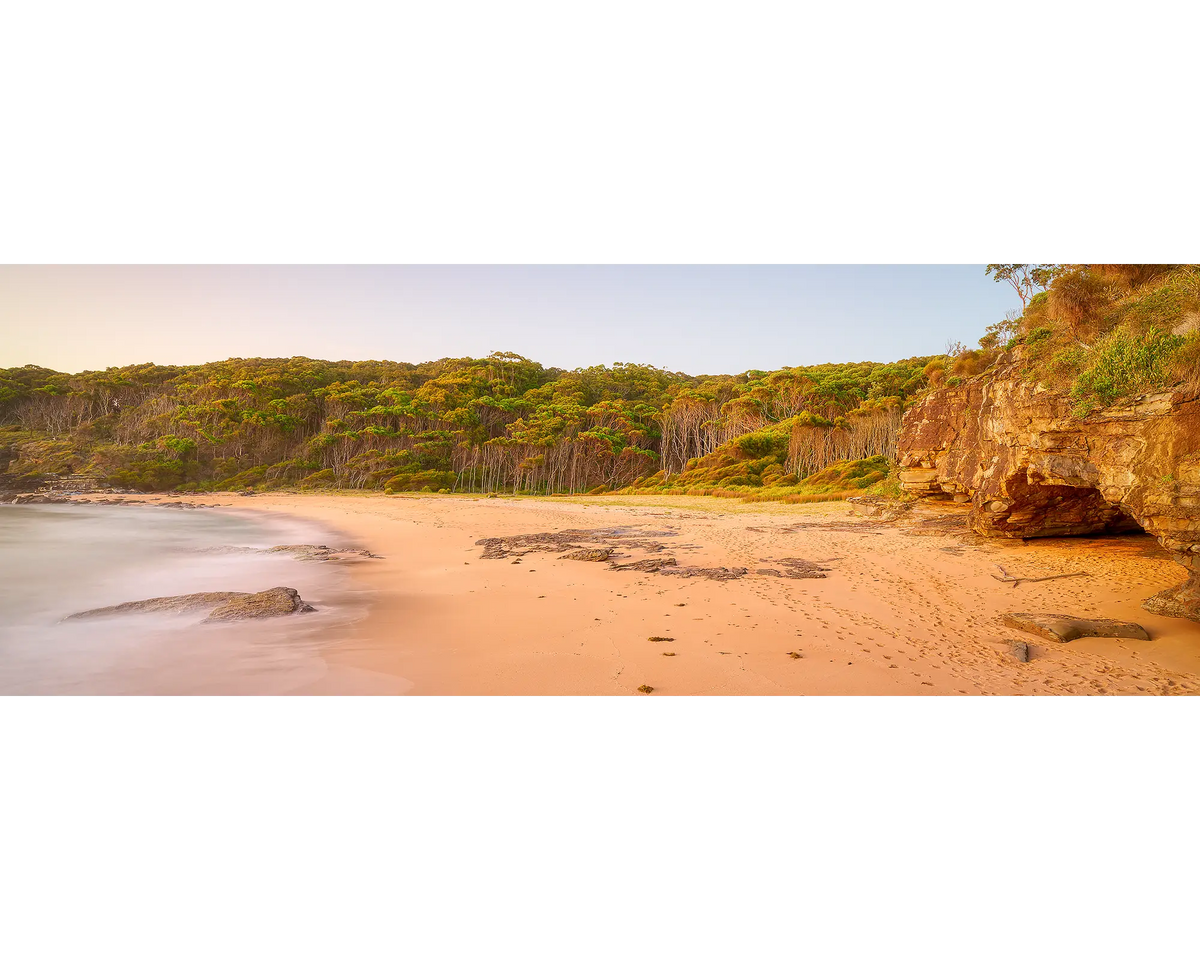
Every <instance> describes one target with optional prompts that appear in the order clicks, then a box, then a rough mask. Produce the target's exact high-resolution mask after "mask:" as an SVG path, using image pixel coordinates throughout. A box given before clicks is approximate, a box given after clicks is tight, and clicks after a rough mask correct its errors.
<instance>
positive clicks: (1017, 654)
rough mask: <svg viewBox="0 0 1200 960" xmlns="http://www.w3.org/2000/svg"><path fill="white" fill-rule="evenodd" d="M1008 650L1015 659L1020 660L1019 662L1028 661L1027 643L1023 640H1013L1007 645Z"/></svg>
mask: <svg viewBox="0 0 1200 960" xmlns="http://www.w3.org/2000/svg"><path fill="white" fill-rule="evenodd" d="M1009 651H1010V652H1011V653H1012V655H1013V657H1014V658H1016V659H1017V660H1020V661H1021V663H1028V662H1029V644H1027V643H1026V642H1025V641H1024V640H1014V641H1013V642H1012V643H1011V644H1010V645H1009Z"/></svg>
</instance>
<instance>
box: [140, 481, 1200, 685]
mask: <svg viewBox="0 0 1200 960" xmlns="http://www.w3.org/2000/svg"><path fill="white" fill-rule="evenodd" d="M139 499H147V500H163V499H164V498H159V497H146V498H139ZM189 499H192V500H194V501H195V502H204V503H217V504H221V505H223V506H226V507H235V508H238V509H251V510H255V511H266V512H272V513H274V512H282V513H287V514H291V515H294V516H297V517H303V518H307V519H310V520H316V521H319V522H321V523H322V524H325V525H327V526H329V527H332V528H335V529H338V530H340V531H343V532H344V534H345V537H346V540H347V542H346V543H344V544H338V546H359V547H366V548H367V549H369V550H371V551H372V552H373V553H376V554H379V555H380V557H381V559H378V560H371V561H366V562H363V563H359V564H356V565H355V566H354V568H353V573H354V576H355V577H356V578H358V579H359V581H360V582H361V583H362V584H363V586H365V587H367V588H369V589H370V590H371V591H373V593H374V599H373V601H372V602H371V604H370V607H369V612H368V614H367V615H366V617H365V619H363V620H361V621H359V622H358V623H356V624H354V625H352V626H351V627H349V628H343V629H342V630H341V631H340V632H338V634H337V635H331V636H330V637H328V638H327V644H326V646H325V649H324V650H323V652H322V656H323V659H324V661H325V663H326V664H327V667H328V671H327V673H326V674H325V675H324V676H323V677H321V678H319V679H316V680H314V681H312V682H309V683H306V684H304V685H303V686H299V687H296V688H294V689H293V690H292V691H291V692H294V693H304V694H308V693H346V694H358V693H364V694H366V693H380V694H388V693H412V694H573V695H578V694H584V695H588V694H605V695H610V694H637V692H638V688H639V687H641V686H642V685H647V686H650V687H653V694H652V695H654V696H660V695H668V696H669V695H682V694H702V695H711V694H755V695H761V694H838V695H858V694H875V695H879V694H882V695H909V694H921V695H924V694H1175V693H1189V694H1190V693H1196V692H1197V691H1200V624H1196V623H1192V622H1189V621H1184V620H1178V619H1172V618H1164V617H1156V616H1153V615H1151V614H1149V613H1147V612H1145V611H1144V610H1142V609H1141V606H1140V604H1141V601H1142V600H1144V599H1145V598H1146V597H1148V596H1150V595H1151V594H1153V593H1156V592H1157V591H1159V590H1162V589H1164V588H1165V587H1168V586H1170V585H1172V584H1174V583H1177V582H1178V581H1180V580H1181V579H1182V578H1183V571H1182V570H1181V568H1180V567H1178V566H1177V565H1176V564H1174V563H1172V562H1171V561H1170V559H1169V558H1168V557H1167V555H1166V553H1165V552H1164V551H1162V550H1161V549H1160V548H1159V547H1158V545H1157V544H1156V543H1155V542H1154V540H1153V538H1151V537H1149V536H1146V535H1137V536H1125V537H1113V538H1089V539H1083V538H1073V539H1066V538H1064V539H1055V540H1036V541H1028V542H1025V543H1021V542H1013V541H1004V542H999V541H990V540H989V541H984V540H980V539H979V538H976V537H974V536H973V535H971V534H969V533H967V532H965V531H964V530H962V529H960V528H956V524H957V523H958V522H959V519H960V518H958V517H956V516H955V515H954V514H953V511H951V513H950V514H949V515H946V514H944V513H938V514H936V515H935V514H928V513H926V514H918V515H917V516H916V518H915V519H914V520H912V521H906V522H902V523H899V524H881V523H878V522H876V521H871V520H864V519H862V518H857V517H854V516H853V515H852V514H851V513H850V511H849V508H848V507H847V505H846V504H844V503H834V504H812V505H796V506H776V505H766V504H742V503H739V502H736V501H729V500H717V499H713V498H687V497H609V498H596V497H581V498H558V497H554V498H505V497H498V498H484V497H464V496H456V497H449V496H401V497H385V496H374V495H343V496H334V495H296V494H292V495H287V494H263V495H258V496H254V497H239V496H230V495H217V496H213V497H195V498H189ZM614 526H619V527H624V528H630V529H631V531H632V532H633V533H635V534H636V533H637V532H638V529H639V528H640V530H641V535H642V536H643V537H644V538H652V537H653V535H655V534H662V535H663V536H660V537H658V541H659V542H661V543H662V544H663V545H664V549H663V551H662V553H661V554H657V555H658V556H665V555H670V556H674V557H675V558H676V559H677V562H678V564H679V565H682V566H694V567H706V568H712V567H727V568H728V567H746V568H749V569H750V570H751V571H755V570H759V569H783V567H782V566H781V565H780V564H779V563H778V561H779V560H780V559H783V558H800V559H806V560H812V561H821V562H822V563H821V565H822V566H824V567H826V568H827V573H826V576H825V578H824V579H787V578H784V577H774V576H765V575H757V574H753V573H752V574H751V575H748V576H745V577H743V578H741V579H734V580H724V581H714V580H709V579H704V578H684V577H678V576H667V575H663V574H661V573H657V574H656V573H646V572H637V571H621V570H612V569H609V568H608V566H607V564H605V563H593V562H582V561H578V560H569V559H566V558H565V557H564V556H563V555H562V554H555V553H528V554H526V555H524V556H520V557H516V556H513V555H509V556H505V557H503V558H501V559H483V558H482V553H483V549H482V548H481V547H479V546H477V545H476V541H478V540H480V539H483V538H488V537H508V536H517V535H522V534H533V533H545V532H557V531H562V530H568V529H574V530H578V529H601V528H609V527H614ZM653 555H655V554H644V553H640V552H638V551H630V552H629V553H628V556H629V558H630V559H636V558H637V557H640V556H653ZM514 559H516V560H518V561H519V562H513V561H514ZM997 564H999V565H1002V566H1003V567H1004V568H1005V569H1006V570H1007V571H1008V573H1010V574H1012V575H1015V576H1028V577H1042V576H1050V575H1053V574H1059V573H1071V572H1074V571H1078V570H1082V571H1084V572H1086V573H1087V574H1088V575H1087V576H1081V577H1072V578H1066V579H1059V580H1050V581H1045V582H1042V583H1022V584H1019V585H1017V586H1013V585H1011V584H1008V583H1002V582H1000V581H998V580H996V579H995V578H994V575H996V574H997V573H998V571H997ZM1008 612H1042V613H1045V612H1052V613H1064V614H1072V615H1076V616H1086V617H1107V618H1113V619H1121V620H1134V621H1136V622H1138V623H1141V624H1142V625H1144V626H1145V627H1146V628H1147V629H1148V630H1149V631H1150V634H1151V636H1152V638H1153V639H1152V640H1151V641H1150V642H1145V641H1134V640H1117V639H1102V638H1084V639H1080V640H1076V641H1073V642H1072V643H1069V644H1057V643H1050V642H1046V641H1043V640H1040V639H1038V638H1037V637H1034V636H1032V635H1029V634H1023V633H1020V632H1019V631H1016V630H1013V629H1010V628H1007V627H1004V626H1002V625H1001V624H1000V622H999V618H1000V616H1001V615H1002V614H1004V613H1008ZM650 636H665V637H670V638H672V640H671V642H669V643H668V642H650V641H649V640H648V637H650ZM1013 640H1025V641H1027V642H1029V645H1030V661H1029V662H1028V663H1021V662H1018V661H1017V660H1016V659H1015V658H1014V657H1013V656H1012V654H1011V652H1010V644H1011V641H1013ZM664 653H670V654H673V656H664ZM793 653H796V654H799V656H798V657H793V656H792V655H791V654H793Z"/></svg>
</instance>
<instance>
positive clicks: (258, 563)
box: [0, 504, 365, 694]
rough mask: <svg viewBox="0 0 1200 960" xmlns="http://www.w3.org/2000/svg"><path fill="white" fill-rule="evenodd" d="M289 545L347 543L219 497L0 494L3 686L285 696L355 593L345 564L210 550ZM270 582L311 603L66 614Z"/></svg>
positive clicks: (315, 659) (320, 665)
mask: <svg viewBox="0 0 1200 960" xmlns="http://www.w3.org/2000/svg"><path fill="white" fill-rule="evenodd" d="M285 543H321V544H329V545H331V546H338V547H347V546H353V544H350V543H347V542H344V541H343V540H342V539H339V538H338V535H337V534H336V533H333V532H331V531H329V530H326V529H323V528H321V527H318V526H317V525H315V524H310V523H307V522H303V521H296V520H294V519H290V518H276V517H268V516H263V515H261V514H253V513H249V512H239V511H235V510H229V509H225V508H218V509H198V510H179V509H166V508H163V507H155V506H144V505H138V506H106V505H100V504H18V505H0V694H11V693H79V694H93V693H94V694H100V693H106V694H107V693H142V694H147V693H149V694H177V693H282V692H287V691H289V690H293V689H297V688H302V687H303V686H304V685H305V684H306V683H310V682H313V681H316V680H319V679H320V678H321V677H322V676H323V675H324V674H325V671H326V668H325V665H324V661H323V660H322V659H321V657H320V650H321V649H322V647H323V645H325V644H327V643H328V641H329V640H330V639H331V637H334V636H336V635H337V634H338V632H339V631H342V632H344V631H345V628H346V626H347V625H348V624H349V623H350V622H352V621H353V620H354V619H355V618H356V617H357V616H359V615H360V614H361V610H362V606H363V603H364V600H365V598H364V597H363V595H362V594H361V593H360V592H358V591H356V590H355V588H354V585H353V583H352V582H351V580H350V578H349V576H348V571H346V570H345V568H344V567H340V566H339V565H338V564H333V563H314V562H302V561H298V560H295V559H293V558H292V557H290V556H288V555H283V554H276V555H265V556H264V555H260V554H241V553H223V552H221V550H220V548H225V547H252V548H264V547H271V546H275V545H278V544H285ZM277 586H284V587H295V588H296V589H297V590H299V591H300V595H301V596H302V597H303V598H304V599H305V600H306V601H307V602H309V603H311V604H313V606H315V607H316V608H317V613H311V614H302V615H293V616H289V617H278V618H274V619H270V620H261V621H249V622H244V623H233V624H200V623H199V622H198V621H200V620H202V619H203V618H204V616H205V613H204V612H203V611H202V612H199V613H196V614H185V615H179V616H177V615H147V614H130V615H127V616H122V617H116V618H103V619H96V620H85V621H75V622H69V623H64V622H62V621H63V618H64V617H66V616H68V615H69V614H72V613H76V612H79V611H82V610H88V609H92V608H95V607H104V606H110V605H113V604H118V603H124V602H126V601H129V600H144V599H147V598H150V597H162V596H174V595H177V594H184V593H200V592H203V591H215V590H234V591H243V592H256V591H259V590H265V589H268V588H270V587H277Z"/></svg>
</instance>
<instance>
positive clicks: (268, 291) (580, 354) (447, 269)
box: [0, 264, 1019, 374]
mask: <svg viewBox="0 0 1200 960" xmlns="http://www.w3.org/2000/svg"><path fill="white" fill-rule="evenodd" d="M1018 306H1019V303H1018V301H1017V298H1016V296H1015V294H1014V293H1013V292H1012V291H1011V290H1010V289H1009V288H1008V287H1006V286H1003V285H1001V284H997V283H995V282H994V281H993V280H992V279H991V278H990V277H987V276H985V275H984V269H983V265H978V264H977V265H954V266H624V267H621V266H440V267H439V266H422V267H403V266H358V267H345V266H61V267H56V266H0V367H10V366H22V365H24V364H28V363H33V364H38V365H40V366H45V367H51V368H53V369H56V370H63V371H68V372H72V373H74V372H78V371H80V370H84V369H102V368H104V367H108V366H123V365H125V364H131V363H145V362H154V363H161V364H189V363H203V362H207V361H212V360H224V359H226V358H228V357H293V356H307V357H313V358H318V359H324V360H365V359H373V360H406V361H411V362H420V361H423V360H433V359H437V358H440V357H465V356H474V357H480V356H484V355H486V354H488V353H490V352H492V351H494V350H508V351H513V352H515V353H519V354H522V355H523V356H526V357H528V358H530V359H531V360H536V361H538V362H540V363H543V364H545V365H546V366H557V367H564V368H574V367H581V366H591V365H593V364H612V363H614V362H618V361H624V362H630V363H648V364H652V365H654V366H657V367H665V368H667V369H670V370H678V371H683V372H686V373H693V374H700V373H740V372H742V371H745V370H749V369H764V370H770V369H775V368H778V367H783V366H799V365H803V364H810V363H824V362H828V361H851V360H880V361H886V360H898V359H902V358H905V357H912V356H922V355H926V354H932V353H939V352H941V351H942V350H943V349H944V347H945V345H946V342H947V340H961V341H962V342H963V343H964V344H967V345H968V346H974V345H975V341H976V340H978V338H979V337H980V336H981V335H982V334H983V332H984V328H985V327H986V326H987V325H988V324H991V323H995V322H996V321H998V320H1000V319H1002V318H1003V317H1004V313H1005V311H1006V310H1009V309H1013V308H1016V307H1018Z"/></svg>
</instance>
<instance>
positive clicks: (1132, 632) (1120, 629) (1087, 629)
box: [1000, 613, 1150, 643]
mask: <svg viewBox="0 0 1200 960" xmlns="http://www.w3.org/2000/svg"><path fill="white" fill-rule="evenodd" d="M1000 620H1001V623H1003V624H1004V625H1005V626H1006V627H1012V628H1013V629H1014V630H1024V631H1025V632H1026V633H1032V634H1035V635H1037V636H1039V637H1044V638H1045V639H1047V640H1053V641H1055V642H1056V643H1067V642H1069V641H1071V640H1078V639H1079V638H1080V637H1119V638H1121V639H1124V640H1149V639H1150V634H1148V633H1147V632H1146V628H1145V627H1143V626H1141V625H1140V624H1137V623H1129V622H1128V621H1125V620H1083V619H1080V618H1079V617H1068V616H1064V615H1063V614H1059V613H1006V614H1005V615H1004V616H1003V617H1001V618H1000Z"/></svg>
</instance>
